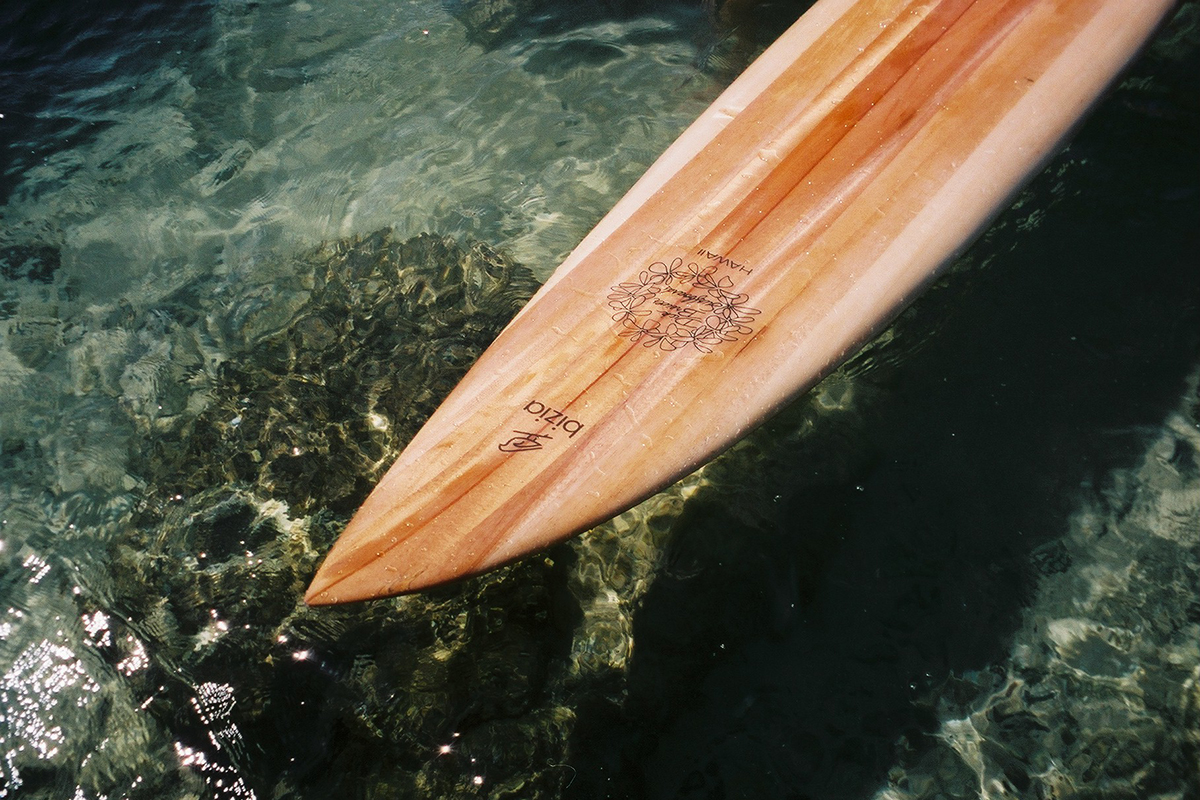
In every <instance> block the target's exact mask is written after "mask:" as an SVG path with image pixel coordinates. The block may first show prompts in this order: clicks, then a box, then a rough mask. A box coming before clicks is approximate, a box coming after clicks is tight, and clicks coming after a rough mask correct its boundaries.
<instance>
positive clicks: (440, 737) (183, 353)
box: [0, 0, 1200, 800]
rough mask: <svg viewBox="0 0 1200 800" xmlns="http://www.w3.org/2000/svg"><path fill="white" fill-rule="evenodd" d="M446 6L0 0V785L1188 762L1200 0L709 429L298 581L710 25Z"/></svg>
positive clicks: (1129, 773)
mask: <svg viewBox="0 0 1200 800" xmlns="http://www.w3.org/2000/svg"><path fill="white" fill-rule="evenodd" d="M464 5H465V4H459V5H458V6H455V5H454V4H448V5H447V6H445V7H443V5H442V4H440V3H436V2H424V1H423V0H422V2H413V3H384V2H380V3H374V4H355V5H350V4H330V5H328V6H326V5H323V4H321V3H316V2H311V0H309V1H308V2H303V1H302V2H296V3H231V2H211V3H190V4H184V5H159V4H153V3H145V4H126V3H123V4H119V5H118V4H111V5H110V4H105V3H89V4H66V3H58V4H49V5H34V4H23V5H21V4H18V5H6V6H5V7H4V9H3V10H0V31H2V33H0V81H2V83H0V89H2V91H0V104H2V105H3V107H0V113H3V114H4V118H3V119H2V120H0V123H2V127H0V144H2V145H3V148H4V149H3V153H4V156H3V176H4V177H3V181H4V184H3V192H2V194H0V199H3V201H4V203H5V205H4V206H3V211H2V212H0V214H2V217H0V221H2V224H3V230H2V231H0V568H2V569H3V572H0V608H4V609H5V610H4V611H3V612H2V613H3V618H0V673H2V677H0V715H2V716H0V776H2V777H3V779H4V780H5V781H6V783H5V784H4V788H3V789H0V796H7V797H38V798H42V797H44V798H59V797H63V798H73V797H81V798H83V797H86V798H98V797H180V798H184V797H196V796H201V797H222V798H225V797H249V796H255V797H314V798H316V797H331V796H352V797H380V798H384V797H464V796H486V797H497V798H499V797H522V798H525V797H529V798H534V797H566V798H570V797H580V798H591V797H614V798H675V797H678V798H743V797H744V798H877V800H900V799H901V798H918V797H919V798H938V797H946V798H949V797H989V798H999V797H1020V798H1048V797H1056V798H1067V797H1104V798H1151V797H1161V798H1194V797H1197V796H1200V790H1198V788H1197V782H1196V778H1195V776H1196V775H1197V774H1198V769H1200V761H1198V759H1200V749H1198V748H1200V740H1198V739H1197V734H1196V731H1197V730H1200V689H1198V686H1200V605H1197V600H1196V598H1197V597H1198V596H1200V424H1198V423H1200V395H1198V393H1197V381H1198V379H1200V269H1198V268H1200V147H1198V146H1197V145H1198V143H1200V100H1198V98H1200V28H1198V19H1200V14H1198V11H1197V6H1196V4H1194V3H1189V4H1185V5H1184V6H1183V7H1182V8H1181V10H1180V12H1179V13H1178V15H1177V16H1176V18H1175V19H1174V21H1173V22H1172V24H1171V25H1170V26H1168V28H1167V29H1166V30H1165V31H1164V32H1163V33H1162V34H1161V35H1160V37H1159V38H1158V40H1157V41H1156V42H1155V44H1154V45H1153V46H1152V47H1150V48H1149V49H1148V51H1147V53H1146V54H1145V56H1144V57H1143V58H1142V59H1141V60H1140V61H1139V62H1138V63H1137V64H1136V65H1135V66H1134V67H1133V69H1132V70H1131V72H1130V74H1129V75H1128V76H1127V77H1126V79H1125V80H1124V82H1123V83H1122V84H1121V85H1120V86H1119V87H1118V88H1117V89H1116V90H1115V91H1114V92H1113V93H1112V94H1111V96H1110V97H1108V98H1107V99H1106V100H1105V102H1104V103H1103V104H1102V105H1101V106H1100V107H1099V108H1098V109H1097V111H1096V113H1095V114H1094V115H1093V116H1092V117H1091V118H1090V119H1089V120H1088V122H1087V123H1086V124H1085V125H1084V126H1083V127H1082V128H1081V129H1080V131H1079V132H1078V134H1077V136H1076V137H1075V138H1074V140H1073V141H1072V143H1071V145H1070V147H1069V148H1068V149H1067V150H1066V151H1065V152H1064V153H1062V154H1060V155H1059V156H1057V157H1056V158H1055V159H1054V160H1053V162H1052V163H1051V164H1050V165H1049V166H1048V168H1047V170H1046V171H1045V172H1044V173H1043V174H1042V175H1041V176H1040V177H1038V178H1037V179H1036V180H1035V181H1034V183H1033V184H1032V185H1031V186H1030V187H1029V188H1028V190H1027V191H1026V192H1024V193H1023V194H1022V195H1021V197H1020V198H1019V199H1018V200H1017V202H1016V204H1015V205H1014V207H1013V208H1011V209H1009V210H1008V211H1006V212H1005V213H1004V214H1003V215H1001V217H1000V218H999V219H998V220H997V223H996V225H995V226H994V227H993V228H992V229H991V230H990V231H989V232H988V233H987V234H986V235H985V236H984V237H983V238H982V239H981V240H980V241H979V242H978V243H977V244H976V245H975V246H974V247H973V248H972V249H971V250H970V251H968V252H967V253H966V254H965V255H964V256H963V257H962V258H961V259H960V260H959V261H958V262H957V263H956V265H955V266H954V268H953V269H952V270H951V271H950V272H949V273H948V274H947V276H946V277H944V278H943V279H942V280H940V281H939V282H938V283H937V284H936V285H935V286H934V287H933V288H932V289H930V290H929V291H928V292H927V293H926V294H925V295H924V296H923V297H922V298H921V299H920V300H919V301H918V302H917V303H916V304H914V306H913V307H912V308H910V309H909V310H908V311H906V312H905V314H904V315H903V316H902V317H901V318H900V319H899V320H898V321H897V323H896V324H895V325H894V326H893V327H892V328H891V329H890V330H889V331H888V332H886V333H885V334H884V335H883V336H882V337H881V338H880V339H879V340H878V341H876V342H875V343H873V344H872V345H871V346H870V347H868V348H867V349H866V350H865V351H864V352H863V353H861V354H859V355H858V356H857V357H855V358H854V359H853V360H852V361H851V362H850V363H849V364H847V365H846V366H845V367H844V368H843V369H842V370H840V371H839V372H838V373H836V374H835V375H833V376H831V377H830V378H829V379H828V380H826V381H825V382H824V383H822V384H821V386H819V387H817V388H816V389H815V390H814V391H813V392H811V393H810V394H809V395H808V396H806V397H804V398H801V399H799V400H798V401H797V402H796V403H795V404H794V405H793V406H791V407H790V408H788V409H787V410H785V411H784V412H783V413H782V414H781V415H780V416H779V417H778V418H777V419H776V420H775V421H773V422H772V423H770V424H769V425H768V426H766V427H765V428H764V429H762V430H760V431H758V432H756V433H755V434H753V435H752V436H750V437H749V438H748V439H746V440H745V441H744V442H742V443H741V444H739V445H738V446H737V447H735V448H734V449H733V450H732V451H731V452H730V453H728V454H726V455H725V456H723V457H722V458H720V459H718V460H717V461H716V462H714V463H713V464H711V465H709V466H707V467H706V468H704V469H703V470H702V471H701V472H700V473H698V474H697V475H695V476H692V477H691V478H689V479H687V480H685V481H684V482H682V483H681V484H680V485H679V486H676V487H674V488H672V489H671V490H669V491H667V492H664V493H663V494H662V495H660V496H659V497H656V498H654V499H652V500H650V501H648V502H647V503H645V504H643V506H641V507H639V508H638V509H635V510H633V511H631V512H629V513H627V514H625V515H622V516H621V517H620V518H618V519H617V520H615V521H614V522H612V523H609V524H607V525H605V526H601V528H599V529H597V530H596V531H593V532H592V533H590V534H588V535H586V536H584V537H581V538H580V539H579V540H577V541H575V542H572V543H570V544H567V545H562V546H559V547H557V548H555V549H554V550H553V551H551V552H550V553H549V554H548V555H547V557H545V558H534V559H530V560H529V561H527V562H525V563H523V564H520V565H517V566H515V567H512V568H509V569H506V570H503V571H501V572H499V573H497V574H494V575H491V576H487V577H484V578H481V579H478V580H474V581H471V582H468V583H466V584H463V585H460V586H456V587H449V588H446V589H442V590H439V591H437V592H432V593H428V594H425V595H420V596H416V597H410V598H403V599H399V600H393V601H384V602H378V603H373V604H368V605H363V606H357V607H350V608H335V609H322V610H318V611H312V610H309V609H306V608H304V607H303V606H302V604H300V603H299V594H300V592H301V591H302V587H303V585H304V584H305V582H306V581H307V579H308V578H309V577H310V576H311V574H312V571H313V569H314V568H315V564H316V563H317V559H318V558H319V557H320V555H321V554H322V553H323V552H324V551H325V550H326V549H327V548H328V545H329V543H330V542H331V540H332V538H333V536H335V535H336V533H337V531H338V530H339V528H340V525H341V524H342V523H343V522H344V520H345V517H346V515H347V514H348V513H349V510H350V509H352V508H353V507H354V505H355V503H356V502H357V501H358V500H359V499H361V496H362V493H363V492H365V491H366V488H367V487H368V486H369V485H370V482H371V478H372V477H373V476H375V475H377V474H378V470H379V469H381V468H382V467H381V464H386V461H387V460H388V458H389V456H390V454H392V453H394V452H395V450H396V448H398V447H399V446H400V445H401V444H402V443H403V441H404V440H405V439H406V438H407V436H410V435H411V433H412V431H413V430H414V429H415V427H416V426H417V425H419V423H420V421H421V419H423V417H424V416H425V415H426V414H428V413H429V411H430V410H431V409H432V408H433V407H434V405H435V404H436V402H437V399H438V397H440V396H441V395H442V394H444V392H445V391H446V390H448V388H449V387H450V386H451V385H453V382H454V380H455V379H456V377H457V376H458V375H460V374H461V372H462V370H464V369H465V368H466V366H467V365H468V364H469V363H470V361H471V360H472V359H473V358H474V356H475V355H476V354H477V353H478V350H479V348H480V347H482V346H484V345H485V344H486V342H487V341H488V340H489V339H490V337H491V336H492V335H494V333H495V331H496V330H498V328H499V327H500V326H501V325H502V324H503V322H504V320H505V319H507V318H508V317H509V316H511V314H512V313H513V312H514V311H515V309H516V308H517V307H518V306H519V303H520V302H521V300H522V299H523V298H524V297H525V296H527V295H528V294H529V293H530V292H531V291H532V289H533V287H534V285H535V280H534V276H537V277H539V278H544V277H545V275H546V274H548V271H549V269H551V268H552V267H553V265H554V263H555V261H556V259H557V258H559V257H561V255H562V254H563V253H564V252H565V251H566V250H568V249H569V248H570V247H571V246H572V245H573V243H574V242H575V241H576V240H578V238H579V237H581V236H582V235H583V233H585V232H586V230H587V229H588V228H589V227H590V225H591V224H593V223H594V222H595V221H596V219H598V218H599V216H600V215H601V214H603V212H604V211H605V210H606V209H607V208H608V207H609V206H611V204H612V203H613V202H615V200H616V199H617V198H618V197H619V196H620V194H621V192H623V191H624V189H625V188H626V187H627V186H628V185H629V183H630V182H632V180H634V179H635V178H636V176H637V175H638V174H639V173H640V171H641V170H642V169H644V168H645V166H646V165H648V164H649V162H650V161H651V160H653V157H654V155H655V154H656V153H657V152H659V151H660V150H661V149H662V148H663V147H665V145H666V144H667V143H668V142H669V141H670V140H671V138H673V136H674V135H676V134H677V133H678V131H680V130H681V129H682V128H683V127H684V126H685V125H686V124H687V122H688V121H689V120H690V119H691V118H692V117H694V116H695V114H696V113H698V112H699V111H700V110H701V109H702V108H703V107H704V106H705V105H706V103H707V102H708V101H709V100H711V98H712V97H713V96H715V93H716V92H717V91H719V89H720V86H721V85H722V84H723V82H724V81H726V80H728V73H729V71H730V70H732V69H733V68H734V66H735V65H736V64H737V63H738V59H739V58H740V57H742V56H741V54H740V51H739V47H740V46H741V45H740V44H739V40H738V39H737V38H736V37H725V36H724V33H723V32H722V30H721V29H720V28H719V26H718V27H714V26H713V23H711V21H710V20H708V19H707V18H706V17H705V15H704V14H703V13H702V11H701V10H700V9H698V8H696V7H695V6H691V5H687V4H663V5H652V4H648V3H646V4H641V5H628V6H625V5H622V6H617V5H612V6H611V7H610V6H603V7H600V6H597V7H596V8H595V9H593V10H591V11H589V12H588V13H586V14H585V13H577V12H573V11H571V10H570V9H569V7H566V6H563V7H558V6H554V5H550V4H547V5H543V6H539V7H537V8H536V9H534V7H533V5H532V4H529V6H528V9H527V14H526V16H524V17H521V18H520V19H519V20H518V21H517V22H515V23H513V24H511V25H509V26H507V27H498V28H497V29H496V30H493V31H491V32H485V31H480V30H478V29H475V30H472V29H470V28H469V25H470V24H472V21H471V20H470V19H469V18H468V17H467V16H466V15H465V13H464V10H463V6H464ZM516 5H520V4H516ZM450 11H455V12H457V14H458V16H454V15H452V14H450V13H449V12H450ZM788 13H792V14H793V15H794V13H795V8H792V7H788V6H785V5H784V4H775V5H770V4H767V5H765V6H764V7H763V9H762V10H761V11H760V17H759V18H758V19H759V28H758V29H757V31H756V33H755V35H756V36H762V37H769V36H770V35H771V32H773V31H776V30H778V29H779V27H780V26H781V25H782V24H784V23H783V22H782V20H783V19H784V18H785V17H786V16H787V15H788ZM381 228H389V229H391V231H392V233H390V234H387V235H383V234H380V235H377V236H374V237H372V236H370V234H372V233H373V232H375V231H377V230H379V229H381ZM424 231H430V232H433V233H435V234H437V235H438V236H435V237H426V238H421V239H414V238H412V237H415V236H416V235H417V234H419V233H422V232H424ZM443 235H444V236H448V237H450V239H449V240H448V241H443V240H442V239H441V238H440V236H443ZM355 237H360V238H357V239H356V238H355ZM361 237H366V238H361ZM475 241H482V242H483V243H484V244H483V245H482V246H475V245H472V242H475ZM322 242H339V243H337V244H330V245H328V246H324V247H322V246H321V243H322ZM472 248H474V249H472ZM489 248H495V249H496V250H499V251H505V252H507V253H509V254H511V256H512V259H508V258H506V257H505V256H503V255H499V254H497V253H496V252H494V251H493V250H492V249H489ZM518 262H519V263H521V264H524V265H526V266H527V267H529V269H530V270H532V272H529V271H526V270H524V269H523V268H522V267H520V266H518V265H517V263H518ZM456 276H457V277H456ZM464 285H479V286H482V287H485V289H484V290H481V291H482V293H481V294H479V295H475V296H471V297H468V296H467V295H465V294H464V290H463V288H462V287H463V286H464ZM381 365H383V366H381ZM396 375H400V376H403V378H404V380H402V381H399V382H397V381H396V380H395V376H396Z"/></svg>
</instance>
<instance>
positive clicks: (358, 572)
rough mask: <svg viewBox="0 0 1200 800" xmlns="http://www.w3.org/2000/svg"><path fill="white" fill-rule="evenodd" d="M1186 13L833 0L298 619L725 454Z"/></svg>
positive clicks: (769, 58)
mask: <svg viewBox="0 0 1200 800" xmlns="http://www.w3.org/2000/svg"><path fill="white" fill-rule="evenodd" d="M1172 5H1173V3H1172V2H1171V0H820V2H818V3H817V4H816V5H815V6H813V8H812V9H810V10H809V11H808V12H807V13H806V14H805V15H804V16H803V18H801V19H800V21H799V22H797V23H796V24H795V25H794V26H793V27H792V28H790V29H789V30H788V31H787V32H786V33H785V34H784V35H783V36H782V37H781V38H780V39H779V41H777V42H776V43H775V44H774V45H772V46H771V47H770V48H769V49H768V50H767V51H766V52H765V53H764V54H763V55H762V56H761V57H760V58H759V59H757V60H756V61H755V62H754V64H752V65H751V66H750V68H749V69H748V70H747V71H746V72H745V73H744V74H743V75H742V76H741V77H739V78H738V79H737V80H736V81H735V82H734V83H733V84H732V85H731V86H730V87H729V88H728V89H727V90H726V91H725V92H724V93H723V94H722V95H721V96H720V97H719V98H718V99H717V101H716V102H715V103H713V105H712V106H711V107H710V108H709V109H708V110H707V111H705V113H704V114H703V115H702V116H701V117H700V119H699V120H697V121H696V122H695V123H694V124H693V125H692V126H691V127H690V128H689V129H688V130H687V131H686V132H685V133H684V134H683V135H682V136H681V137H680V139H679V140H678V141H677V142H676V143H675V144H674V145H672V146H671V147H670V148H669V149H668V150H667V151H666V153H664V154H663V156H662V157H661V158H660V159H659V160H658V161H657V162H656V163H655V164H654V165H653V166H652V167H651V168H650V170H649V171H648V172H647V173H646V174H645V176H643V178H642V179H641V180H640V181H639V182H638V183H637V184H636V185H635V186H634V187H633V189H631V190H630V192H629V193H628V194H627V195H626V196H625V197H624V198H623V199H622V200H621V201H620V202H619V203H618V204H617V206H616V207H615V208H614V209H613V210H612V211H611V212H610V213H609V214H608V215H607V216H606V217H605V218H604V219H603V220H602V221H601V222H600V224H599V225H597V226H596V228H595V229H594V230H593V231H592V232H591V233H590V234H589V235H588V236H587V237H586V238H585V239H584V240H583V242H582V243H580V245H579V246H578V247H577V248H576V249H575V251H574V252H573V253H572V254H571V255H570V256H569V257H568V258H567V260H566V261H565V262H564V263H563V264H562V266H561V267H559V269H558V270H557V271H556V272H555V273H554V274H553V275H552V276H551V278H550V280H549V281H548V282H547V283H546V285H545V286H544V287H543V288H542V289H541V290H540V291H539V292H538V293H537V294H536V295H535V296H534V298H533V299H532V300H531V301H530V302H529V304H528V305H527V306H526V307H525V308H524V309H523V310H522V311H521V312H520V313H519V314H518V315H517V317H516V318H515V319H514V320H513V321H512V323H511V324H509V326H508V327H507V328H506V329H505V330H504V331H503V332H502V333H501V334H500V336H499V337H498V338H497V339H496V341H495V343H493V344H492V346H491V347H490V348H489V349H488V350H487V351H486V352H485V353H484V354H483V356H482V357H481V358H480V359H479V361H478V363H477V364H476V365H475V366H474V367H473V368H472V369H471V371H470V372H469V373H468V374H467V376H466V377H465V378H464V379H463V381H462V382H461V383H460V384H459V385H458V387H457V388H456V389H455V390H454V391H453V392H452V393H451V394H450V395H449V397H447V399H446V400H445V402H444V403H443V404H442V406H441V407H440V408H439V409H438V410H437V411H436V412H435V413H434V414H433V416H432V417H431V418H430V419H429V421H428V423H427V424H426V425H425V427H424V428H423V429H422V430H421V431H420V432H419V433H418V434H417V435H416V437H415V438H414V439H413V440H412V442H411V443H410V444H409V445H408V447H407V448H406V449H405V450H404V452H403V453H401V455H400V457H399V458H398V460H397V461H396V463H395V464H394V466H393V467H392V468H391V470H390V471H389V472H388V473H387V474H386V475H385V476H384V478H383V479H382V480H381V481H380V482H379V485H378V486H377V487H376V488H375V490H374V492H373V493H372V494H371V495H370V497H368V498H367V500H366V502H365V503H364V504H363V506H362V508H361V509H360V510H359V511H358V513H357V514H356V515H355V516H354V518H353V519H352V520H351V522H350V524H349V525H348V526H347V528H346V530H345V532H344V533H343V534H342V536H341V537H340V539H339V540H338V541H337V542H336V544H335V545H334V547H333V548H332V550H331V551H330V553H329V554H328V556H327V558H326V559H325V562H324V563H323V564H322V566H321V568H320V570H319V571H318V572H317V574H316V576H315V578H314V579H313V582H312V585H311V587H310V588H309V590H308V593H307V595H306V597H305V599H306V600H307V602H309V603H311V604H317V605H322V604H331V603H340V602H348V601H354V600H363V599H367V598H372V597H383V596H387V595H393V594H398V593H401V592H409V591H413V590H417V589H421V588H424V587H428V586H431V585H435V584H439V583H443V582H446V581H450V580H453V579H456V578H459V577H462V576H466V575H471V574H476V573H479V572H483V571H485V570H488V569H491V568H494V567H496V566H499V565H501V564H504V563H506V562H509V561H512V560H514V559H517V558H519V557H521V556H523V555H526V554H528V553H531V552H534V551H537V550H540V549H543V548H545V547H546V546H548V545H550V544H552V543H554V542H556V541H559V540H561V539H564V538H566V537H568V536H571V535H572V534H575V533H578V532H580V531H583V530H586V529H587V528H589V527H592V526H593V525H596V524H598V523H600V522H602V521H604V520H606V519H608V518H609V517H612V516H614V515H615V514H617V513H620V512H621V511H623V510H625V509H626V508H629V507H630V506H632V505H634V504H636V503H637V502H639V501H640V500H642V499H644V498H645V497H647V496H649V495H650V494H652V493H654V492H655V491H657V490H659V489H661V488H662V487H664V486H666V485H668V484H670V483H671V482H673V481H675V480H676V479H678V478H680V477H681V476H683V475H685V474H687V473H688V472H690V471H692V470H694V469H695V468H696V467H698V466H699V465H701V464H702V463H704V462H705V461H707V460H708V459H710V458H712V457H713V456H714V455H715V454H716V453H718V452H719V451H721V450H723V449H725V448H726V447H728V446H729V445H731V444H732V443H733V442H735V441H736V440H737V439H738V438H740V437H741V436H742V435H743V434H745V433H746V432H747V431H748V430H749V429H751V428H752V427H754V426H756V425H758V424H759V423H761V422H762V421H763V420H764V419H765V418H766V417H768V416H769V415H770V414H771V413H772V412H773V411H775V410H776V409H778V408H779V407H780V406H781V405H783V404H784V403H786V402H787V401H788V400H789V399H791V398H793V397H795V396H796V395H797V394H798V393H799V392H802V391H804V390H806V389H808V388H809V387H811V386H812V385H813V384H814V383H816V382H817V380H819V379H820V378H821V377H822V376H823V375H825V374H826V373H827V372H829V371H830V370H831V369H833V368H834V367H835V366H837V364H838V363H840V362H841V361H842V360H843V359H845V358H846V357H848V356H849V355H851V354H853V353H854V352H855V350H856V349H857V348H858V347H860V346H861V345H862V344H864V343H865V342H866V341H867V340H868V339H869V338H870V337H871V336H872V335H873V334H875V333H876V332H878V331H879V330H880V328H881V327H882V326H883V325H885V324H886V323H887V322H888V321H889V320H890V319H891V318H892V317H893V316H894V315H895V314H896V313H897V312H898V311H900V309H901V308H902V307H903V306H904V305H905V303H907V302H908V301H909V300H910V299H911V298H912V297H913V296H914V294H915V293H916V292H917V291H918V290H919V289H920V288H921V287H922V286H923V285H924V284H925V283H926V282H928V281H929V280H930V279H931V278H932V277H933V275H934V274H935V273H936V271H937V270H938V268H939V267H941V266H942V265H943V264H945V263H946V262H947V261H948V260H949V259H951V258H952V257H953V256H954V255H955V254H956V253H957V252H958V251H959V250H960V249H962V248H963V247H964V246H965V245H966V244H967V243H969V241H970V240H971V238H972V237H973V236H974V235H975V234H976V233H978V232H979V231H980V230H981V228H983V226H985V225H986V223H987V222H988V221H989V220H990V219H991V218H992V217H993V216H994V215H995V214H996V213H997V212H998V211H1000V210H1001V209H1003V208H1004V207H1005V205H1006V203H1007V201H1008V199H1009V198H1010V197H1011V196H1012V194H1013V193H1014V191H1015V190H1016V189H1017V188H1018V187H1019V186H1020V185H1021V183H1022V182H1023V181H1024V180H1026V179H1027V178H1028V177H1030V176H1031V174H1032V173H1033V172H1034V171H1035V170H1037V168H1038V167H1039V166H1040V165H1041V163H1042V162H1043V161H1044V160H1045V159H1046V158H1047V157H1048V156H1049V155H1051V154H1052V153H1053V152H1054V151H1055V149H1056V148H1057V147H1058V146H1059V145H1060V143H1061V142H1062V140H1063V138H1064V137H1065V136H1066V134H1067V133H1068V132H1069V131H1070V129H1071V127H1072V126H1073V125H1074V124H1075V123H1076V122H1077V121H1078V120H1079V119H1080V117H1081V116H1082V115H1083V113H1084V112H1085V111H1086V110H1087V109H1088V107H1089V106H1090V105H1091V104H1092V103H1093V102H1094V100H1095V99H1096V98H1097V96H1098V95H1099V94H1100V93H1101V92H1102V91H1103V90H1104V88H1105V87H1106V86H1107V85H1108V84H1109V83H1110V82H1111V81H1112V80H1113V78H1114V77H1115V76H1116V75H1117V74H1118V73H1119V72H1120V70H1121V69H1122V68H1123V67H1124V66H1125V65H1126V64H1127V63H1128V62H1129V61H1130V59H1132V57H1133V56H1134V55H1135V54H1136V53H1137V51H1138V49H1139V48H1140V47H1141V46H1142V44H1143V43H1144V42H1145V41H1146V39H1147V38H1148V37H1149V36H1150V34H1151V33H1152V32H1153V30H1154V28H1155V26H1156V25H1157V24H1158V23H1159V22H1160V21H1161V20H1162V18H1163V17H1164V16H1165V15H1166V13H1167V12H1168V11H1169V10H1170V8H1171V7H1172Z"/></svg>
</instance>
